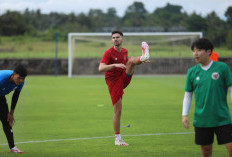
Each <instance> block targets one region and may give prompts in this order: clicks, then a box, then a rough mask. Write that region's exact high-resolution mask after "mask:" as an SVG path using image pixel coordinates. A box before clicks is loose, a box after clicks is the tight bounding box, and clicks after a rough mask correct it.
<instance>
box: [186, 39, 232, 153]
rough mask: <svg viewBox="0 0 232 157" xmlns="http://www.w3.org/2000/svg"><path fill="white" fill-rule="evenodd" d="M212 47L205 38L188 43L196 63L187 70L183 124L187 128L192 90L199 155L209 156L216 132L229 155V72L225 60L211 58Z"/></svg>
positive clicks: (231, 134)
mask: <svg viewBox="0 0 232 157" xmlns="http://www.w3.org/2000/svg"><path fill="white" fill-rule="evenodd" d="M213 47H214V46H213V44H212V43H211V41H209V40H208V39H206V38H200V39H198V40H196V41H195V42H193V44H192V46H191V49H192V51H193V57H194V59H195V61H196V62H197V63H198V64H196V65H195V66H193V67H191V68H190V69H189V70H188V72H187V78H186V84H185V95H184V100H183V109H182V124H183V125H184V127H185V128H186V129H188V128H189V120H188V112H189V108H190V106H191V101H192V94H193V93H194V95H195V112H194V120H193V125H194V128H195V143H196V144H197V145H201V152H202V156H203V157H210V156H212V144H213V140H214V134H216V136H217V141H218V144H225V146H226V148H227V150H228V152H229V156H230V157H232V124H231V123H232V121H231V114H230V111H229V107H228V104H227V91H228V90H229V93H230V99H231V102H232V74H231V70H230V68H229V67H228V66H227V64H225V63H223V62H214V61H212V60H210V55H211V53H212V51H213Z"/></svg>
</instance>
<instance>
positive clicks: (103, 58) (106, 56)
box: [100, 51, 110, 64]
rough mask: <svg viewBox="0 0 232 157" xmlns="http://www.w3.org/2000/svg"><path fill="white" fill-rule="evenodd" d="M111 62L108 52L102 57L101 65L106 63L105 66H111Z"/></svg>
mask: <svg viewBox="0 0 232 157" xmlns="http://www.w3.org/2000/svg"><path fill="white" fill-rule="evenodd" d="M109 62H110V53H109V51H106V52H105V53H104V54H103V57H102V60H101V62H100V63H105V64H109Z"/></svg>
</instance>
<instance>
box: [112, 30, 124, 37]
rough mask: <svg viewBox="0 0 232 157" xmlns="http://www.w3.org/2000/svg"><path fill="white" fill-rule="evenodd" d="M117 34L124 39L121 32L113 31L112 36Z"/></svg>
mask: <svg viewBox="0 0 232 157" xmlns="http://www.w3.org/2000/svg"><path fill="white" fill-rule="evenodd" d="M116 33H118V34H120V35H121V36H122V37H123V33H122V32H121V31H113V32H112V35H113V34H116Z"/></svg>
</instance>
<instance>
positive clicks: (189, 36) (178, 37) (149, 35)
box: [68, 32, 203, 78]
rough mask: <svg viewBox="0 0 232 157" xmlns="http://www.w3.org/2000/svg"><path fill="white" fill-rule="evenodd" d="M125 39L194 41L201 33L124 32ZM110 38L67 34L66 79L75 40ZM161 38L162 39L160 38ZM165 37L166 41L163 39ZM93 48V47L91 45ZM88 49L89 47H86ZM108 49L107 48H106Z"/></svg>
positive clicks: (70, 69) (104, 34) (99, 34)
mask: <svg viewBox="0 0 232 157" xmlns="http://www.w3.org/2000/svg"><path fill="white" fill-rule="evenodd" d="M123 35H124V36H125V37H135V36H136V37H137V38H139V41H140V42H141V40H143V39H144V38H145V39H147V40H153V41H151V42H153V43H161V42H163V40H165V41H168V42H173V41H179V40H184V39H192V38H193V39H195V38H196V37H197V38H202V37H203V33H202V32H134V33H132V32H125V33H123ZM110 37H111V33H99V32H98V33H69V34H68V77H69V78H71V77H72V76H73V62H74V58H75V56H74V50H75V51H76V48H77V50H78V47H75V44H76V40H79V41H82V42H84V41H91V42H93V43H94V42H103V43H106V42H109V41H110ZM152 37H156V39H152ZM160 37H163V38H160ZM164 37H167V38H168V39H166V38H165V39H164ZM129 42H131V43H136V44H137V41H133V40H132V39H131V40H129ZM93 47H94V45H93ZM86 48H89V47H86ZM108 48H109V47H108ZM83 53H84V52H83Z"/></svg>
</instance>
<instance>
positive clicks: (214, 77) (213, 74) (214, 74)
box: [212, 72, 220, 80]
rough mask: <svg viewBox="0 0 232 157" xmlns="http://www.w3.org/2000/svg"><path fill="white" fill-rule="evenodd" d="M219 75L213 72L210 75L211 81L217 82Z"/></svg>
mask: <svg viewBox="0 0 232 157" xmlns="http://www.w3.org/2000/svg"><path fill="white" fill-rule="evenodd" d="M219 77H220V76H219V73H218V72H214V73H212V79H214V80H217V79H219Z"/></svg>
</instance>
